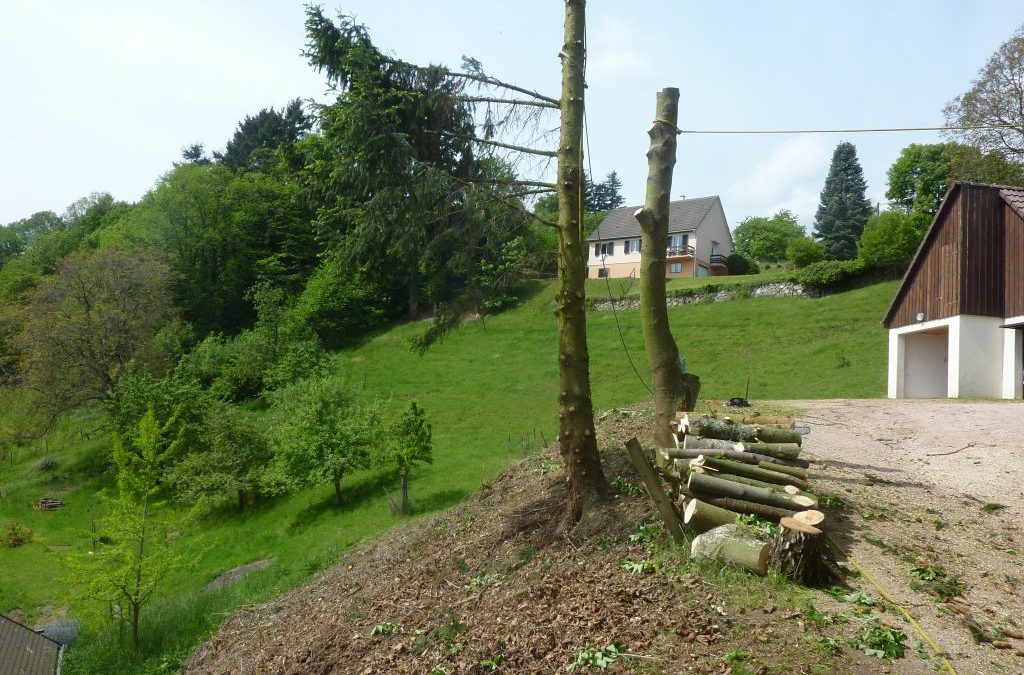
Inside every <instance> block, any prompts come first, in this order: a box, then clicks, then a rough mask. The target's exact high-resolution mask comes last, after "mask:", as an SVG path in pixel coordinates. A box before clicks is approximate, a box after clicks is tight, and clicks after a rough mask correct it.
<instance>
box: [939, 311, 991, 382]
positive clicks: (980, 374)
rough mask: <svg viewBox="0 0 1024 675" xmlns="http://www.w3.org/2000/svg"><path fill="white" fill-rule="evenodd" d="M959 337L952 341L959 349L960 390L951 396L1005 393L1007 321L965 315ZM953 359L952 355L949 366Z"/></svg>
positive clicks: (954, 336) (956, 348)
mask: <svg viewBox="0 0 1024 675" xmlns="http://www.w3.org/2000/svg"><path fill="white" fill-rule="evenodd" d="M957 318H959V319H960V322H959V323H960V330H959V336H957V335H952V333H951V335H952V338H953V339H951V340H950V344H951V345H953V346H954V349H955V350H958V351H959V367H958V368H957V370H956V371H951V372H957V373H958V374H959V376H958V383H957V385H958V386H957V391H956V392H953V391H951V392H950V396H959V397H960V398H966V397H978V398H1000V397H1001V396H1002V394H1003V388H1002V380H1003V333H1004V332H1005V329H1003V328H1000V326H1001V325H1002V324H1003V322H1004V320H1003V319H1001V318H994V317H988V316H970V315H967V314H962V315H960V316H959V317H957ZM953 362H954V359H953V358H950V368H952V367H953Z"/></svg>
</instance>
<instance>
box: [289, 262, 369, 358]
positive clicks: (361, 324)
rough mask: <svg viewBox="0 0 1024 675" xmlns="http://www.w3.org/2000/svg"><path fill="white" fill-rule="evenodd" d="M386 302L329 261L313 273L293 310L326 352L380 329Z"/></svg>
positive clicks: (336, 264) (297, 319) (342, 268)
mask: <svg viewBox="0 0 1024 675" xmlns="http://www.w3.org/2000/svg"><path fill="white" fill-rule="evenodd" d="M384 306H386V299H385V298H383V297H382V294H381V292H380V291H379V290H377V289H375V288H373V287H372V286H369V285H367V284H365V283H362V282H360V280H359V279H357V278H356V277H355V275H353V274H351V273H350V272H348V271H347V270H345V269H344V267H343V266H342V265H341V263H340V262H337V261H335V260H329V261H327V262H325V263H323V264H322V265H320V267H319V268H318V269H317V270H316V272H314V273H313V276H312V277H310V279H309V281H308V282H307V283H306V288H305V290H303V291H302V294H301V295H300V296H299V299H298V302H296V304H295V308H294V310H293V319H294V320H295V321H297V322H300V323H303V324H305V325H307V326H308V327H309V328H310V329H312V330H313V332H314V333H316V334H317V336H318V337H319V338H320V340H322V341H323V343H324V344H325V345H326V346H327V347H329V348H337V347H341V346H343V345H345V344H349V343H351V342H352V341H353V340H354V339H355V338H358V337H360V336H362V335H365V334H366V333H367V332H369V331H370V330H371V329H373V328H376V327H377V326H379V325H381V323H383V321H384V319H385V312H384V310H383V309H382V308H383V307H384Z"/></svg>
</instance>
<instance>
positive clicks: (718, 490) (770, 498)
mask: <svg viewBox="0 0 1024 675" xmlns="http://www.w3.org/2000/svg"><path fill="white" fill-rule="evenodd" d="M687 487H688V488H689V490H690V491H691V492H693V493H694V494H708V495H716V496H718V497H732V498H733V499H742V500H744V501H748V502H756V503H758V504H766V505H767V506H775V507H778V508H780V509H789V510H790V511H803V510H804V509H803V508H796V507H798V506H799V507H806V506H810V505H811V503H812V500H810V499H808V498H806V497H804V496H802V495H794V496H790V495H787V494H785V493H781V492H772V491H771V490H766V489H764V488H759V487H754V486H753V485H744V484H743V483H734V482H732V481H728V480H722V479H721V478H715V477H714V476H707V475H705V474H700V473H691V474H690V479H689V481H687Z"/></svg>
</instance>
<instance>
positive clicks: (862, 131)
mask: <svg viewBox="0 0 1024 675" xmlns="http://www.w3.org/2000/svg"><path fill="white" fill-rule="evenodd" d="M984 129H1021V127H1020V126H1019V125H1015V124H977V125H964V126H946V127H879V128H873V129H676V131H677V132H678V133H680V134H690V135H695V134H745V135H754V134H877V133H889V132H899V131H977V130H984Z"/></svg>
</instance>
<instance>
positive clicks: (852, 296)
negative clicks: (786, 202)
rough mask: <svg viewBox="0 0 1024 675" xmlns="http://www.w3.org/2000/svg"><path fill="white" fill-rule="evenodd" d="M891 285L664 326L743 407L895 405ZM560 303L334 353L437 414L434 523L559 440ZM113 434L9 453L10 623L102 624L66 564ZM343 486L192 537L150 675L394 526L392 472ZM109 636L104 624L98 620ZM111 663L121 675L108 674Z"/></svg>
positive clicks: (368, 385)
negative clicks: (250, 566) (257, 567)
mask: <svg viewBox="0 0 1024 675" xmlns="http://www.w3.org/2000/svg"><path fill="white" fill-rule="evenodd" d="M756 278H757V277H752V276H751V277H736V279H740V280H743V281H748V280H753V279H756ZM679 281H680V282H682V281H689V280H679ZM594 283H595V282H591V284H592V286H591V288H590V289H588V290H591V291H592V290H593V284H594ZM613 283H615V282H613ZM601 284H602V285H603V282H601ZM895 289H896V283H895V282H889V283H882V284H877V285H874V286H870V287H867V288H862V289H859V290H855V291H851V292H847V293H843V294H839V295H834V296H829V297H825V298H819V299H809V298H757V299H742V300H734V301H730V302H725V303H718V304H711V303H707V304H694V305H688V306H686V307H680V308H676V309H673V310H671V312H670V317H671V321H672V327H673V330H674V331H675V334H676V336H677V338H678V340H679V343H680V346H681V350H682V353H683V355H684V356H685V357H686V359H687V366H688V369H689V370H691V371H693V372H696V373H698V374H699V375H700V376H701V377H702V380H703V384H704V388H703V391H702V395H703V396H705V397H711V398H727V397H730V396H741V395H743V391H744V386H745V383H746V377H747V370H748V366H749V369H750V375H751V385H750V396H751V398H757V399H785V398H804V397H844V398H847V397H849V398H856V397H877V396H882V395H884V392H885V368H886V364H885V358H886V338H885V331H884V329H883V328H882V326H881V325H880V323H879V321H880V319H881V316H882V313H883V312H884V310H885V307H886V305H887V303H888V301H889V299H890V298H891V297H892V294H893V293H894V292H895ZM553 295H554V290H553V286H552V285H551V284H549V283H543V284H536V285H535V286H534V287H533V293H532V295H531V296H530V297H529V298H528V299H527V300H525V301H524V302H523V303H522V304H521V305H520V306H519V307H517V308H515V309H513V310H510V311H507V312H505V313H503V314H501V315H498V316H494V317H491V318H488V319H486V320H485V321H477V322H474V323H471V324H469V325H467V326H465V327H463V328H462V329H461V330H459V331H457V332H455V333H454V334H452V335H451V336H450V337H449V338H448V339H447V340H446V341H445V342H443V343H442V344H439V345H437V346H435V347H434V348H432V349H431V350H430V351H428V352H427V353H426V354H425V355H423V356H418V355H416V354H414V353H412V352H410V351H409V350H408V348H407V346H406V344H407V340H408V338H409V337H410V336H412V335H413V334H415V333H416V332H417V331H419V330H421V329H422V326H421V325H418V324H412V325H403V326H398V327H395V328H393V329H391V330H388V331H386V332H383V333H382V334H380V335H378V336H376V337H375V338H373V339H371V340H369V341H367V342H366V343H365V344H364V345H362V346H360V347H359V348H356V349H352V350H348V351H345V352H341V353H339V354H338V355H337V356H336V359H337V366H338V368H337V377H344V378H347V379H348V380H349V382H351V383H352V384H353V385H355V386H356V387H358V388H365V390H366V393H367V395H373V394H384V395H389V396H393V397H394V398H396V399H400V398H403V397H408V396H415V397H416V398H417V399H419V400H420V401H421V403H422V404H423V405H424V407H425V408H426V410H427V412H428V414H429V415H430V417H431V421H432V423H433V426H434V443H435V453H434V454H435V462H434V464H433V465H431V466H428V467H425V468H423V469H420V470H418V471H417V472H416V473H415V474H414V476H413V482H412V498H413V501H414V503H415V504H416V505H417V506H418V507H419V508H420V509H421V510H422V511H430V510H437V509H440V508H444V507H446V506H448V505H451V504H453V503H455V502H457V501H459V500H460V499H462V498H463V497H464V496H466V495H467V494H469V493H470V492H472V491H473V490H474V489H476V488H477V487H478V486H479V485H480V484H481V483H482V482H484V481H486V480H488V479H489V478H491V477H492V476H494V475H495V474H496V473H497V472H498V471H499V470H500V469H501V468H502V467H503V466H504V465H505V464H506V463H507V462H508V460H509V459H510V458H513V457H517V456H520V455H521V454H522V453H523V452H528V451H530V450H533V449H536V448H537V447H540V446H541V445H542V443H543V441H544V440H547V441H550V440H551V439H552V437H553V436H554V432H555V429H556V417H555V398H556V388H557V384H556V383H557V368H556V363H555V355H556V344H555V318H554V314H553V306H552V298H553ZM616 316H617V317H618V322H619V325H620V326H621V330H622V333H623V340H624V342H625V345H626V348H627V349H628V351H629V353H630V354H631V355H632V357H633V359H634V360H635V361H636V363H637V365H638V367H639V368H640V371H641V373H644V372H645V370H646V368H645V365H644V364H645V358H644V352H643V341H642V336H641V331H640V325H639V314H638V312H636V311H625V312H618V314H617V315H613V314H612V313H611V312H597V311H593V312H590V314H589V315H588V320H589V324H588V331H589V335H590V348H591V354H590V357H591V359H590V360H591V367H592V376H593V387H594V400H595V406H596V409H598V410H601V409H606V408H610V407H613V406H622V405H628V404H631V403H633V402H635V401H637V400H640V399H643V398H645V397H646V396H647V392H646V390H645V389H644V386H643V385H642V384H641V383H640V382H639V381H638V379H637V377H636V376H635V375H634V373H633V371H632V369H631V368H630V365H629V363H628V361H627V357H626V354H625V352H624V350H623V345H622V343H621V342H620V338H619V331H618V329H617V327H616V321H615V317H616ZM645 377H646V374H645ZM9 416H10V412H9V411H8V412H5V407H3V401H0V427H2V426H3V425H4V424H5V423H10V422H11V420H10V419H5V418H9ZM101 422H102V420H101V419H100V418H99V417H98V416H77V417H75V418H73V419H70V420H67V421H65V422H64V423H62V424H61V426H60V427H59V428H58V429H56V430H55V431H54V432H52V433H51V434H50V436H48V437H47V438H46V439H42V440H40V441H37V442H36V443H34V444H33V445H32V446H31V447H29V448H21V449H17V450H15V451H14V454H13V457H8V456H7V453H6V452H5V451H4V449H2V448H0V524H2V523H3V522H5V521H7V520H16V521H18V522H21V523H23V524H26V525H28V526H29V527H31V528H32V529H33V530H34V533H35V536H34V539H33V541H32V542H31V543H30V544H28V545H26V546H23V547H21V548H16V549H11V548H6V547H0V569H2V570H3V576H2V580H0V611H8V610H10V609H12V608H21V609H22V610H23V611H25V612H26V614H27V616H28V619H29V621H32V620H34V619H36V618H38V617H41V616H45V615H47V614H49V613H51V612H52V611H53V609H54V608H55V607H61V606H63V605H68V606H69V607H70V612H71V614H72V615H76V616H101V615H102V614H103V612H93V614H89V610H97V609H102V608H99V607H97V603H96V602H95V601H94V600H90V599H86V598H77V597H75V596H74V594H73V593H72V592H70V591H69V590H68V589H66V588H65V586H66V584H62V583H61V578H62V577H63V576H64V575H65V572H64V570H63V568H62V566H61V556H62V555H64V553H63V551H64V550H65V549H66V548H67V547H74V548H75V549H78V550H84V548H85V547H86V546H87V544H88V541H89V534H88V533H89V530H90V523H91V521H92V520H93V519H95V518H97V517H99V516H100V515H101V514H100V510H101V506H100V503H99V502H98V500H97V499H96V498H95V495H96V493H97V492H98V491H99V490H101V489H103V488H105V487H109V486H110V479H109V477H108V476H107V475H106V474H105V473H104V467H105V463H106V457H107V454H108V453H107V450H108V447H109V442H108V439H107V438H106V437H105V435H104V433H103V432H102V431H95V430H96V429H97V428H98V427H99V426H100V425H101ZM90 431H93V433H92V434H91V435H89V432H90ZM42 457H52V458H55V459H56V460H57V462H58V466H57V468H56V470H55V473H56V474H57V475H59V476H61V478H59V479H58V480H57V481H55V482H54V481H51V480H50V476H51V473H47V472H40V471H38V470H37V469H36V468H35V466H36V463H37V462H38V460H39V459H40V458H42ZM343 487H344V490H345V497H346V500H347V505H346V506H344V507H343V508H341V509H337V508H335V507H334V506H333V505H332V489H331V487H330V486H323V487H322V488H319V487H318V488H313V489H309V490H306V491H304V492H302V493H299V494H296V495H293V496H291V497H289V498H286V499H279V500H275V501H268V502H264V503H262V504H257V505H256V506H255V507H253V508H252V509H250V510H249V511H247V512H246V513H245V514H244V515H241V516H239V515H236V514H235V513H234V511H232V510H231V509H230V508H226V509H225V510H223V511H221V512H217V513H214V514H212V515H209V516H207V517H205V518H204V519H202V520H201V521H200V522H199V523H198V524H197V527H196V528H195V529H194V531H193V532H190V533H186V534H184V535H183V536H182V545H183V546H187V547H188V548H189V549H190V550H194V551H197V552H198V553H197V559H196V562H195V564H194V565H193V566H192V567H191V568H189V569H187V570H181V571H180V572H179V573H178V574H177V575H176V576H175V577H174V578H173V579H171V580H169V582H168V584H167V585H166V589H167V593H168V595H170V594H172V593H173V594H174V596H175V597H174V598H168V599H166V600H162V601H160V602H161V603H162V604H161V605H160V607H159V609H157V608H154V609H153V611H151V612H150V614H149V620H148V624H147V617H146V616H145V615H144V617H143V623H144V631H146V630H148V633H147V635H148V637H147V638H146V639H147V641H148V644H149V645H150V647H151V648H152V649H153V650H156V651H159V652H160V653H162V654H163V655H164V656H162V657H158V658H153V659H151V660H150V661H149V663H148V664H147V666H146V669H147V670H154V671H155V670H156V669H157V668H158V667H159V666H160V663H161V662H162V661H166V662H167V664H168V665H169V666H173V664H174V663H175V662H176V660H177V659H178V658H180V657H181V656H183V655H184V654H186V653H187V650H188V647H189V646H190V645H191V644H192V643H194V641H195V640H196V638H197V636H199V635H201V634H202V633H204V632H206V631H208V630H210V629H212V628H213V627H214V626H215V625H216V624H217V623H218V622H219V621H220V620H221V619H222V618H223V614H221V612H224V611H226V610H228V609H230V608H231V607H234V606H237V605H239V604H243V603H247V602H253V601H257V600H260V599H262V598H265V597H268V596H269V595H271V594H273V593H276V592H278V591H280V590H281V589H284V588H288V587H291V586H294V585H295V584H297V583H300V582H301V581H302V580H303V579H305V578H306V577H308V575H309V574H310V573H311V572H312V571H315V570H316V569H318V568H319V567H322V566H323V565H324V564H326V563H328V562H329V561H331V560H333V559H334V558H336V557H337V555H338V554H339V553H340V552H341V551H342V550H344V549H345V548H346V547H347V546H349V545H351V544H352V543H353V542H356V541H358V540H360V539H362V538H364V537H367V536H371V535H373V534H374V533H377V532H380V531H381V530H383V529H385V528H387V527H389V526H391V525H392V524H394V523H395V522H397V520H396V518H395V517H394V516H392V515H390V512H389V509H388V503H387V497H386V496H385V488H386V489H388V490H391V491H392V492H393V491H394V488H395V482H394V481H392V480H391V479H390V477H388V476H386V475H385V474H383V473H382V472H379V471H367V472H363V473H361V474H359V475H355V476H352V477H350V478H347V479H346V480H345V482H344V484H343ZM44 494H53V495H54V496H59V497H60V498H61V499H63V500H65V501H66V502H67V507H66V508H64V509H62V510H59V511H56V512H52V513H38V512H35V511H33V510H32V509H31V508H30V505H31V504H32V503H34V502H35V501H36V500H37V499H38V498H39V497H40V496H42V495H44ZM265 557H274V558H276V562H275V564H274V565H272V566H271V567H270V568H268V569H266V570H264V571H261V572H257V573H254V574H253V575H251V576H250V577H249V578H247V580H246V581H244V582H242V583H241V584H239V585H237V586H235V587H231V588H229V589H228V590H226V591H223V592H220V593H217V594H213V595H209V594H205V595H204V594H202V592H201V588H202V586H203V585H205V584H206V583H207V582H208V581H210V580H211V579H213V578H214V577H215V576H217V575H218V574H220V573H221V572H223V571H225V570H227V569H230V568H231V567H234V566H236V565H240V564H243V563H247V562H250V561H253V560H257V559H260V558H265ZM41 608H42V609H41ZM102 626H103V622H102V621H99V620H98V619H95V618H93V619H89V620H88V623H87V627H89V628H94V629H95V628H97V627H102ZM108 637H109V636H108ZM87 642H88V641H87ZM97 651H98V649H93V650H92V653H89V650H79V654H78V656H77V657H76V655H75V653H74V650H73V651H72V652H71V655H72V658H71V662H70V663H69V668H68V671H67V672H89V671H90V669H92V670H95V669H96V668H98V667H100V665H99V664H98V662H95V661H93V660H92V659H93V657H94V656H95V652H97ZM83 652H85V654H83ZM76 666H77V667H76ZM102 667H107V668H109V667H112V666H111V662H110V661H107V662H104V663H103V666H102ZM117 668H118V669H120V670H125V669H128V668H130V664H127V663H118V664H117Z"/></svg>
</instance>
